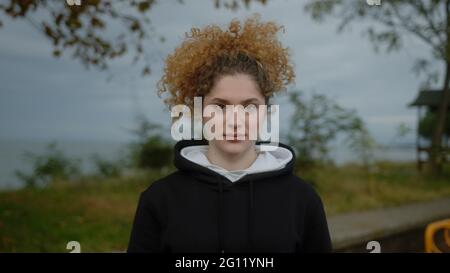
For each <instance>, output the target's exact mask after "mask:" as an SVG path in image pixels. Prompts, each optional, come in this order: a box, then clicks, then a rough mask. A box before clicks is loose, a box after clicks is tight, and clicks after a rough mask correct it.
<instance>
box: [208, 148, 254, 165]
mask: <svg viewBox="0 0 450 273" xmlns="http://www.w3.org/2000/svg"><path fill="white" fill-rule="evenodd" d="M257 156H258V154H257V153H256V150H255V146H254V145H252V146H251V147H250V148H249V149H247V150H246V151H244V152H243V153H241V154H232V155H230V154H226V153H224V152H222V151H220V150H219V149H217V147H215V146H214V145H209V146H208V152H207V155H206V157H207V158H208V160H209V162H211V163H212V164H214V165H218V166H220V167H222V168H224V169H226V170H228V171H234V170H244V169H247V168H248V167H250V166H251V165H252V164H253V162H255V160H256V158H257Z"/></svg>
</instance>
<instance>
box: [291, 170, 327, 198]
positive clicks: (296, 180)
mask: <svg viewBox="0 0 450 273" xmlns="http://www.w3.org/2000/svg"><path fill="white" fill-rule="evenodd" d="M290 176H291V186H292V188H293V190H294V192H296V193H297V194H298V195H300V196H301V197H302V198H306V199H308V200H311V199H313V200H320V196H319V193H318V191H317V189H316V188H315V185H314V182H313V181H311V180H308V179H305V178H303V177H302V176H300V175H297V174H291V175H290Z"/></svg>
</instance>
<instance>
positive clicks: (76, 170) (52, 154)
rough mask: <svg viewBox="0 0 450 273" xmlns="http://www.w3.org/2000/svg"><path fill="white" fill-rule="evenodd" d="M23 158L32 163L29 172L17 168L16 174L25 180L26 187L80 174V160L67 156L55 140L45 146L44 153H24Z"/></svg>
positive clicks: (44, 184)
mask: <svg viewBox="0 0 450 273" xmlns="http://www.w3.org/2000/svg"><path fill="white" fill-rule="evenodd" d="M25 159H26V160H28V161H30V162H31V163H32V165H33V167H32V168H33V170H32V173H31V174H26V173H24V172H22V171H19V170H17V171H16V176H17V177H18V178H19V179H21V180H22V181H24V182H25V185H26V186H27V187H36V186H47V185H49V184H50V183H53V182H55V181H59V180H71V179H74V178H76V177H78V176H79V175H80V173H81V172H80V160H75V159H70V158H68V157H67V156H66V155H65V154H64V153H63V152H62V151H61V150H60V149H59V148H58V147H57V144H56V142H52V143H50V144H49V145H48V146H47V149H46V153H45V154H43V155H36V154H33V153H25Z"/></svg>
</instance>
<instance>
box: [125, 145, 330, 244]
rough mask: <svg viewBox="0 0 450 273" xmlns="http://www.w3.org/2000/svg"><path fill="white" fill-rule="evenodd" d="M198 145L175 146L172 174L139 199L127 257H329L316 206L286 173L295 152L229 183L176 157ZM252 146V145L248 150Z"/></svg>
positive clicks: (308, 189) (300, 182)
mask: <svg viewBox="0 0 450 273" xmlns="http://www.w3.org/2000/svg"><path fill="white" fill-rule="evenodd" d="M207 144H208V143H207V141H206V140H181V141H179V142H178V143H177V144H176V145H175V148H174V152H175V157H174V163H175V166H176V167H177V169H178V171H176V172H174V173H172V174H170V175H168V176H166V177H164V178H162V179H159V180H157V181H155V182H153V183H152V184H151V185H150V186H149V187H148V188H147V189H146V190H145V191H143V192H142V193H141V195H140V198H139V203H138V207H137V210H136V215H135V218H134V223H133V228H132V231H131V236H130V241H129V245H128V250H127V251H128V252H176V253H190V252H203V253H211V252H216V253H217V252H219V253H224V252H225V253H230V252H234V253H237V252H330V251H331V241H330V235H329V231H328V226H327V221H326V217H325V212H324V209H323V205H322V201H321V199H320V197H319V196H318V195H317V193H316V191H315V190H314V189H313V188H312V187H311V186H310V184H308V183H306V182H305V181H304V180H302V179H301V178H300V177H298V176H296V175H295V174H293V168H294V165H295V153H294V151H293V150H292V148H291V147H289V146H287V145H285V144H282V143H279V146H280V147H283V148H286V149H288V150H289V151H291V153H292V155H293V157H292V159H291V160H290V161H289V162H288V163H287V164H286V165H285V166H284V167H283V168H281V169H278V170H272V171H265V172H259V173H251V174H246V175H244V176H243V177H241V178H240V179H238V180H237V181H235V182H231V181H230V180H229V179H227V178H226V177H225V176H223V175H221V174H219V173H217V172H215V171H213V170H211V169H209V168H207V167H205V166H202V165H199V164H197V163H195V162H193V161H190V160H188V159H187V158H185V157H183V156H182V155H181V150H182V149H183V148H185V147H188V146H192V145H207ZM256 144H257V145H258V144H260V143H258V142H257V143H256Z"/></svg>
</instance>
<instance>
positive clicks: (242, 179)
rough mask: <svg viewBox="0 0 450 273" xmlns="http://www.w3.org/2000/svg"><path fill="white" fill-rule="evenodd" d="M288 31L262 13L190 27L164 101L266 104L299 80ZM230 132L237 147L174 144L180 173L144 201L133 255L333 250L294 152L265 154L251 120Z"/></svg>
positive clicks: (283, 148)
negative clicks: (283, 37)
mask: <svg viewBox="0 0 450 273" xmlns="http://www.w3.org/2000/svg"><path fill="white" fill-rule="evenodd" d="M281 28H282V27H279V26H278V25H276V24H275V23H273V22H260V20H259V16H258V15H256V16H254V17H252V18H248V19H247V20H246V21H245V22H244V24H241V23H240V22H239V21H237V20H233V21H232V22H231V23H230V25H229V27H228V28H227V29H225V30H222V29H221V28H220V27H218V26H217V25H209V26H206V27H204V28H203V29H198V28H193V29H192V30H191V35H186V39H185V40H184V41H183V43H182V44H181V45H180V46H179V47H178V48H176V49H175V51H174V53H173V54H171V55H169V56H168V58H167V60H166V67H165V74H164V76H163V77H162V79H161V81H160V83H159V94H161V93H163V92H168V94H169V95H170V96H169V98H167V99H166V100H165V101H166V103H167V104H168V105H169V106H173V105H177V104H184V105H189V106H190V107H191V106H192V103H193V98H194V97H195V96H200V97H201V98H202V101H203V106H208V105H215V106H219V107H220V108H222V109H225V105H233V106H236V105H242V106H244V107H246V106H248V105H255V106H260V105H265V104H267V102H268V100H269V98H270V97H271V96H272V95H273V94H274V93H275V92H278V91H281V90H284V88H285V85H286V84H288V83H291V82H293V80H294V76H295V75H294V72H293V67H292V65H291V64H290V60H289V52H288V49H287V48H283V47H282V46H281V44H280V42H279V41H278V40H277V38H276V34H277V33H278V31H279V30H280V29H281ZM233 119H234V116H233ZM230 124H231V125H230ZM223 126H224V128H223V131H224V132H226V133H224V138H225V137H227V136H230V135H231V137H232V138H233V139H231V140H227V139H223V140H218V139H212V140H210V141H207V140H206V139H204V138H203V139H202V140H192V139H190V140H181V141H178V142H177V143H176V145H175V148H174V151H175V155H174V156H175V158H174V163H175V166H176V167H177V169H178V170H177V171H176V172H174V173H172V174H170V175H168V176H166V177H164V178H162V179H160V180H158V181H155V182H153V183H152V184H151V185H150V186H149V187H148V188H147V189H146V190H145V191H144V192H142V193H141V195H140V199H139V203H138V207H137V210H136V215H135V219H134V223H133V229H132V232H131V237H130V241H129V246H128V252H178V253H179V252H219V253H229V252H330V251H331V242H330V235H329V231H328V226H327V221H326V217H325V213H324V209H323V205H322V201H321V199H320V197H319V196H318V195H317V193H316V192H315V190H314V189H313V188H312V187H311V186H310V185H309V184H308V183H306V182H305V181H303V180H302V179H301V178H300V177H298V176H297V175H295V174H294V173H293V168H294V165H295V153H294V151H293V149H292V148H291V147H289V146H288V145H285V144H283V143H278V145H277V148H276V149H275V150H273V151H266V150H263V149H261V142H260V141H255V140H252V139H250V138H249V134H248V132H249V131H248V130H249V122H248V121H247V120H245V121H237V122H235V124H234V123H232V122H230V120H228V121H227V119H226V118H225V119H224V122H223ZM227 126H228V127H229V126H232V128H231V130H229V131H226V130H228V129H226V128H225V127H227ZM239 126H243V127H244V128H245V134H244V136H243V137H244V138H245V139H244V140H239V138H238V136H237V134H238V133H237V132H238V127H239ZM230 131H231V133H230ZM155 156H157V155H155Z"/></svg>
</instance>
